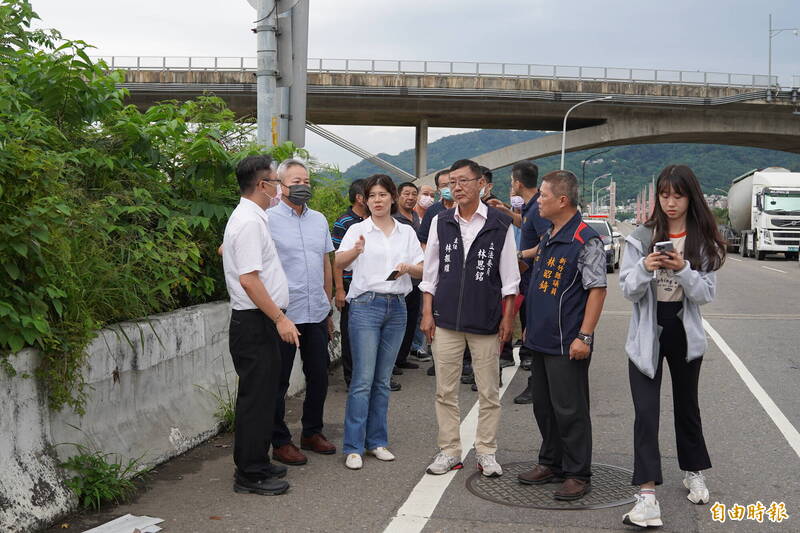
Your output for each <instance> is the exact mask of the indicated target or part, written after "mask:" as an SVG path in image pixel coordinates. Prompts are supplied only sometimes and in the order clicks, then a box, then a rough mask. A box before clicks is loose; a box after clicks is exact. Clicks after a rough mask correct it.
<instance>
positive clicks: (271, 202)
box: [264, 182, 283, 209]
mask: <svg viewBox="0 0 800 533" xmlns="http://www.w3.org/2000/svg"><path fill="white" fill-rule="evenodd" d="M274 183H277V182H274ZM275 189H276V190H277V191H278V192H277V193H276V194H275V196H270V195H269V194H267V193H266V192H265V193H264V196H266V197H267V199H268V200H269V205H268V206H267V209H269V208H270V207H275V206H276V205H278V204H279V203H281V197H282V196H283V191H282V190H281V189H283V187H281V184H280V183H278V184H277V185H276V186H275Z"/></svg>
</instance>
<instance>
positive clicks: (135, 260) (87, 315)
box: [0, 0, 347, 413]
mask: <svg viewBox="0 0 800 533" xmlns="http://www.w3.org/2000/svg"><path fill="white" fill-rule="evenodd" d="M36 18H38V17H37V15H36V14H35V13H34V11H33V10H32V7H31V4H30V2H29V1H28V0H2V1H0V273H2V276H0V366H2V367H3V368H4V370H5V371H6V372H7V373H9V374H13V373H14V368H13V365H11V364H10V361H9V357H11V354H13V353H16V352H19V351H20V350H22V349H23V348H26V347H33V348H37V349H39V350H40V351H41V353H42V354H43V356H42V358H41V363H40V364H39V366H38V368H37V369H36V372H35V374H36V375H35V376H26V377H35V378H37V379H40V380H42V382H43V383H44V384H45V385H46V387H47V390H48V398H49V402H50V406H51V407H52V408H54V409H61V408H63V407H64V406H69V407H71V408H73V409H74V410H76V411H77V412H79V413H82V412H83V405H84V403H85V399H86V393H87V390H86V386H85V383H84V382H83V378H82V370H83V366H84V363H85V348H86V346H87V345H88V344H89V342H90V341H91V340H92V339H93V338H94V336H95V335H96V333H97V331H98V330H99V329H100V328H102V327H103V326H105V325H107V324H111V323H114V322H119V321H123V320H129V319H136V318H142V317H146V316H147V315H151V314H154V313H160V312H165V311H170V310H173V309H176V308H180V307H185V306H189V305H194V304H200V303H204V302H208V301H214V300H220V299H224V298H226V291H225V284H224V278H223V276H222V265H221V261H220V259H219V257H218V256H217V254H216V248H217V247H218V246H219V244H220V242H221V240H222V232H223V229H224V226H225V222H226V220H227V217H228V215H229V214H230V212H231V210H232V209H233V208H234V207H235V205H236V203H237V202H238V196H239V195H238V190H237V188H236V180H235V177H234V175H233V171H234V168H235V166H236V163H237V162H238V161H239V160H240V159H241V158H243V157H245V156H246V155H249V154H253V153H258V152H261V151H263V149H261V148H259V147H258V146H257V145H255V143H254V142H253V135H252V131H253V125H252V123H245V122H239V121H237V120H236V117H235V116H234V114H233V113H232V112H231V111H230V110H229V109H227V107H226V105H225V103H224V102H223V101H222V100H221V99H219V98H217V97H214V96H213V95H208V96H204V97H202V98H199V99H197V100H195V101H190V102H186V103H177V102H164V103H160V104H158V105H155V106H153V107H151V108H149V109H147V110H145V111H141V110H138V109H137V108H135V107H133V106H128V105H125V103H124V99H125V96H126V92H125V90H123V89H120V88H117V86H116V84H118V83H120V82H122V81H123V78H124V77H123V74H122V73H120V72H109V70H108V66H107V65H106V64H104V63H103V62H94V61H93V60H92V59H91V58H90V57H89V55H88V53H87V51H88V50H89V48H90V46H89V45H88V44H87V43H85V42H83V41H70V40H65V39H63V38H62V37H61V35H60V34H59V33H58V32H57V31H55V30H34V29H32V28H31V22H32V21H33V20H34V19H36ZM270 151H271V152H272V153H273V155H274V157H275V158H276V159H278V160H280V159H283V158H285V157H291V156H300V157H306V158H307V157H308V154H307V153H305V152H304V151H303V150H298V149H297V148H296V147H295V146H293V145H291V144H288V143H287V144H286V145H283V146H279V147H275V148H272V149H271V150H270ZM325 175H331V173H330V171H329V170H328V169H326V171H325ZM333 175H334V176H336V175H337V174H336V173H334V174H333ZM314 180H315V182H316V185H317V189H316V190H315V195H316V197H315V198H314V201H312V203H311V206H312V207H314V208H318V209H320V210H322V211H323V213H325V215H326V216H327V217H328V218H329V220H331V221H332V220H333V219H334V218H335V216H336V214H338V213H339V212H340V211H342V210H343V209H344V208H345V207H346V206H347V200H346V190H345V185H344V184H343V182H342V181H341V178H339V177H334V178H322V177H320V174H319V173H314Z"/></svg>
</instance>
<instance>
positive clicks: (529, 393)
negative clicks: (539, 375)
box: [514, 387, 533, 405]
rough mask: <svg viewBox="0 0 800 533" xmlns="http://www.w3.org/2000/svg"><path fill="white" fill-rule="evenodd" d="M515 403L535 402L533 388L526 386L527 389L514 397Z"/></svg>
mask: <svg viewBox="0 0 800 533" xmlns="http://www.w3.org/2000/svg"><path fill="white" fill-rule="evenodd" d="M514 403H515V404H517V405H523V404H528V403H533V390H531V388H530V387H525V390H524V391H522V392H520V393H519V395H518V396H517V397H516V398H514Z"/></svg>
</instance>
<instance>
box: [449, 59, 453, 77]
mask: <svg viewBox="0 0 800 533" xmlns="http://www.w3.org/2000/svg"><path fill="white" fill-rule="evenodd" d="M452 73H453V62H452V61H451V62H450V74H452Z"/></svg>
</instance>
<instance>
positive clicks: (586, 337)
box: [578, 331, 594, 346]
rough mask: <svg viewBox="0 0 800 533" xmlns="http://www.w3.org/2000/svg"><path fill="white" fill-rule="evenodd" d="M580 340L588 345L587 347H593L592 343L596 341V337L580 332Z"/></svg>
mask: <svg viewBox="0 0 800 533" xmlns="http://www.w3.org/2000/svg"><path fill="white" fill-rule="evenodd" d="M578 338H579V339H580V340H581V341H583V343H584V344H586V346H591V345H592V341H593V340H594V335H589V334H586V333H583V332H582V331H579V332H578Z"/></svg>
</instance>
